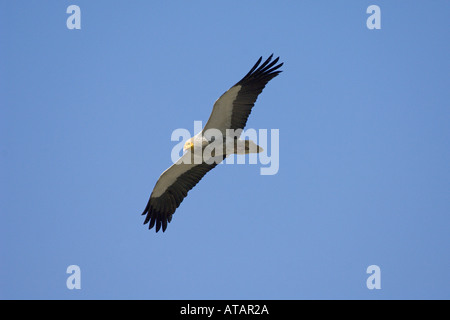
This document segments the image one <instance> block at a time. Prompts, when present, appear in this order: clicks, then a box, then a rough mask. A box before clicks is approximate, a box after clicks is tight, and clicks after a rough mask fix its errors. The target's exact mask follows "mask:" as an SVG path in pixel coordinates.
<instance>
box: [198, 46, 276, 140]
mask: <svg viewBox="0 0 450 320" xmlns="http://www.w3.org/2000/svg"><path fill="white" fill-rule="evenodd" d="M272 57H273V54H272V55H271V56H270V57H269V58H268V59H267V60H266V61H265V62H264V63H262V64H261V61H262V57H261V58H259V60H258V61H257V62H256V64H255V65H254V66H253V68H252V69H251V70H250V71H249V72H248V73H247V74H246V75H245V77H244V78H242V80H241V81H239V82H238V83H236V84H235V85H234V86H233V87H231V88H230V89H229V90H228V91H227V92H225V93H224V94H223V95H222V96H221V97H220V98H219V99H217V101H216V102H215V103H214V107H213V110H212V112H211V115H210V117H209V119H208V122H207V123H206V125H205V128H204V129H203V131H205V130H208V129H211V128H214V129H219V130H220V131H221V132H222V135H224V136H225V134H226V129H234V130H237V129H244V127H245V125H246V123H247V119H248V116H249V115H250V113H251V111H252V108H253V106H254V105H255V102H256V99H257V98H258V95H259V94H260V93H261V92H262V91H263V89H264V87H265V86H266V84H267V83H268V82H269V81H270V80H271V79H273V78H274V77H276V76H277V75H278V74H279V73H280V72H281V70H278V69H279V68H280V67H281V66H282V65H283V63H280V64H277V62H278V60H279V58H276V59H275V60H273V61H272ZM260 64H261V65H260Z"/></svg>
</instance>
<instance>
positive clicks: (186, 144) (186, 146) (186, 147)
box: [183, 138, 194, 151]
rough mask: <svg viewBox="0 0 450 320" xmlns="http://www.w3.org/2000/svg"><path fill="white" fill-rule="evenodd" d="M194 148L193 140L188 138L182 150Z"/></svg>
mask: <svg viewBox="0 0 450 320" xmlns="http://www.w3.org/2000/svg"><path fill="white" fill-rule="evenodd" d="M193 149H194V140H193V139H192V138H190V139H189V140H188V141H186V143H185V144H184V147H183V151H187V150H193Z"/></svg>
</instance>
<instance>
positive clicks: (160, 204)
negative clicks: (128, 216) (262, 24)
mask: <svg viewBox="0 0 450 320" xmlns="http://www.w3.org/2000/svg"><path fill="white" fill-rule="evenodd" d="M272 57H273V54H272V55H271V56H270V57H269V58H268V59H267V60H266V61H264V62H263V63H262V64H261V61H262V57H261V58H259V59H258V61H257V62H256V64H255V65H254V66H253V68H252V69H251V70H250V71H249V72H248V73H247V74H246V75H245V77H243V78H242V79H241V80H240V81H239V82H238V83H236V84H235V85H234V86H232V87H231V88H230V89H229V90H228V91H227V92H225V93H224V94H223V95H222V96H221V97H220V98H219V99H218V100H217V101H216V102H215V103H214V107H213V110H212V112H211V115H210V117H209V119H208V122H207V123H206V125H205V127H204V128H203V130H202V131H201V132H200V133H198V134H197V135H195V136H194V137H192V138H190V139H189V140H188V141H187V142H186V143H185V145H184V148H183V150H184V151H185V153H184V154H183V156H182V157H181V158H180V159H179V160H178V161H177V162H176V163H175V164H173V165H172V166H171V167H170V168H168V169H167V170H166V171H164V172H163V173H162V174H161V176H160V177H159V179H158V181H157V182H156V185H155V187H154V189H153V191H152V193H151V195H150V199H149V200H148V203H147V206H146V207H145V209H144V212H143V213H142V215H145V214H146V215H147V216H146V217H145V221H144V224H146V223H148V222H150V223H149V229H151V228H153V227H154V226H156V228H155V230H156V232H158V231H159V230H160V229H161V227H162V231H163V232H164V231H165V230H166V228H167V223H168V222H170V221H171V220H172V215H173V214H174V212H175V210H176V209H177V208H178V206H179V205H180V203H181V202H182V201H183V199H184V198H185V197H186V196H187V194H188V192H189V190H191V189H192V188H193V187H194V186H195V185H196V184H197V183H198V182H199V181H200V180H201V179H202V178H203V176H204V175H205V174H206V173H208V172H209V171H210V170H211V169H213V168H214V167H216V165H217V164H218V163H220V162H221V161H222V160H223V159H225V158H226V157H227V156H228V155H230V154H247V153H258V152H261V151H262V148H260V147H259V146H257V145H256V144H255V143H254V142H253V141H251V140H241V139H239V136H240V133H241V132H242V130H243V129H244V127H245V124H246V123H247V119H248V116H249V115H250V112H251V111H252V108H253V106H254V104H255V102H256V99H257V98H258V95H259V94H260V93H261V92H262V90H263V89H264V87H265V86H266V84H267V83H268V82H269V81H270V80H271V79H272V78H274V77H276V76H277V75H278V74H279V73H280V72H281V70H278V69H279V68H280V67H281V66H282V65H283V63H279V64H277V63H278V60H279V58H276V59H274V60H273V61H272ZM230 129H231V130H230ZM208 132H215V133H216V134H213V135H211V134H207V133H208ZM215 137H220V138H221V139H220V141H217V140H219V139H215ZM218 142H220V143H221V144H220V145H219V144H217V143H218ZM212 144H214V145H215V147H214V148H210V150H209V151H210V152H209V153H208V156H206V152H205V151H206V150H207V149H208V147H211V146H212ZM217 146H219V147H217ZM211 149H212V151H211ZM202 152H204V154H202Z"/></svg>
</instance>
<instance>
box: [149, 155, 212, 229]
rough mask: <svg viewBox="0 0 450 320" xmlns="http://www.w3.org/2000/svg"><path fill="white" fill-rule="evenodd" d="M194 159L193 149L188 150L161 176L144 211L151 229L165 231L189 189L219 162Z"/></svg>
mask: <svg viewBox="0 0 450 320" xmlns="http://www.w3.org/2000/svg"><path fill="white" fill-rule="evenodd" d="M192 160H193V159H192V154H191V151H188V152H186V153H185V154H184V155H183V156H182V157H181V158H180V159H179V160H178V161H177V162H176V163H175V164H173V165H172V166H171V167H169V168H168V169H167V170H166V171H164V172H163V173H162V174H161V176H160V177H159V179H158V181H157V182H156V185H155V187H154V189H153V191H152V194H151V195H150V199H149V200H148V203H147V206H146V207H145V209H144V212H142V215H144V214H146V215H147V216H146V217H145V221H144V224H146V223H148V222H150V224H149V229H151V228H153V226H156V232H158V231H159V229H160V228H161V227H162V231H163V232H164V231H165V230H166V228H167V223H168V222H170V221H171V220H172V215H173V214H174V212H175V210H176V209H177V208H178V206H179V205H180V203H181V202H182V201H183V199H184V198H185V197H186V196H187V194H188V192H189V190H191V189H192V188H193V187H194V186H195V185H196V184H197V183H198V182H199V181H200V180H201V179H202V178H203V177H204V176H205V174H207V173H208V172H209V171H210V170H211V169H213V168H214V167H215V166H216V165H217V162H213V163H211V164H208V163H205V162H202V163H200V164H195V163H194V161H192Z"/></svg>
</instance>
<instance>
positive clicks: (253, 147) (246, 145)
mask: <svg viewBox="0 0 450 320" xmlns="http://www.w3.org/2000/svg"><path fill="white" fill-rule="evenodd" d="M263 151H264V149H263V148H261V147H260V146H258V145H257V144H256V143H254V142H253V141H252V140H240V141H239V140H238V141H237V144H236V146H235V153H236V154H249V153H260V152H263Z"/></svg>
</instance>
